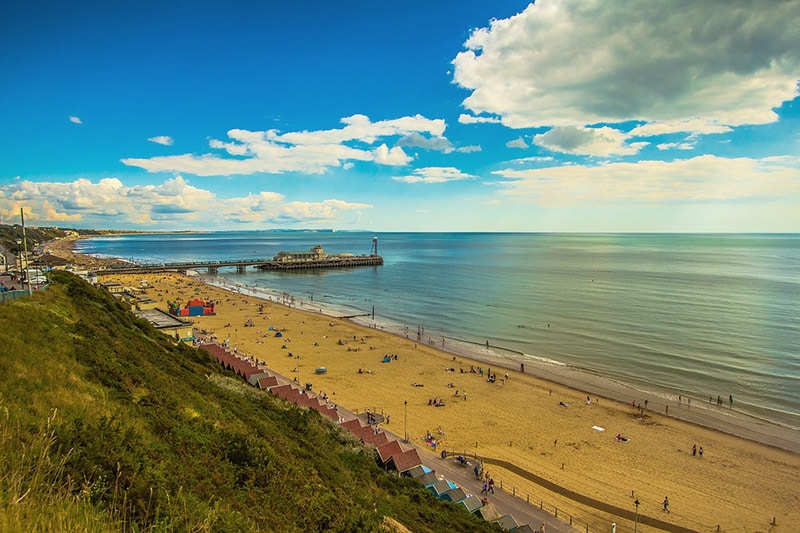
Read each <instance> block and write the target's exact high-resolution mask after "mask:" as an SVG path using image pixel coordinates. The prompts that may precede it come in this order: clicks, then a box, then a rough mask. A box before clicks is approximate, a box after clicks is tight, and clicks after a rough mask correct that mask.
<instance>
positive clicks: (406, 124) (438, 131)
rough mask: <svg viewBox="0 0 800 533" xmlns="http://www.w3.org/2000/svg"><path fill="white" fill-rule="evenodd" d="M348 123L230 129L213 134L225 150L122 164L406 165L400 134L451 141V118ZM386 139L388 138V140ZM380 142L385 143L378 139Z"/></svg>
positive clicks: (228, 171)
mask: <svg viewBox="0 0 800 533" xmlns="http://www.w3.org/2000/svg"><path fill="white" fill-rule="evenodd" d="M342 123H343V124H344V127H342V128H339V129H331V130H319V131H301V132H289V133H284V134H281V133H280V132H278V131H277V130H267V131H248V130H241V129H232V130H230V131H228V138H229V139H230V141H221V140H218V139H212V140H211V141H209V146H210V147H211V148H212V149H215V150H224V151H225V152H226V153H227V155H228V156H234V157H227V156H225V155H224V154H213V153H209V154H202V155H196V154H181V155H172V156H158V157H152V158H147V159H144V158H125V159H122V160H121V161H122V163H124V164H125V165H129V166H136V167H140V168H143V169H145V170H147V171H149V172H184V173H188V174H194V175H197V176H231V175H236V174H238V175H246V174H255V173H270V174H280V173H283V172H301V173H305V174H321V173H323V172H325V171H326V170H328V169H330V168H338V167H342V166H343V165H345V164H348V163H352V162H354V161H372V162H375V163H378V164H383V165H404V164H407V163H408V162H409V161H411V158H410V157H409V156H408V155H407V154H406V153H405V152H404V151H403V149H402V147H401V146H394V147H392V148H389V147H388V146H387V143H386V140H387V139H391V138H394V137H398V138H402V139H406V142H409V141H408V140H409V139H414V141H413V142H417V143H418V144H423V143H425V144H427V146H428V147H431V148H432V147H438V149H442V148H443V147H446V146H449V144H450V143H449V141H448V140H447V139H445V138H444V137H443V136H442V134H443V133H444V130H445V127H446V125H445V122H444V120H441V119H427V118H425V117H423V116H421V115H415V116H411V117H401V118H398V119H393V120H384V121H379V122H371V121H370V119H369V118H368V117H366V116H364V115H353V116H350V117H345V118H343V119H342ZM382 141H383V142H382ZM378 143H380V144H378Z"/></svg>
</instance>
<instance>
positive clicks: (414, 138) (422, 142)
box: [397, 132, 455, 154]
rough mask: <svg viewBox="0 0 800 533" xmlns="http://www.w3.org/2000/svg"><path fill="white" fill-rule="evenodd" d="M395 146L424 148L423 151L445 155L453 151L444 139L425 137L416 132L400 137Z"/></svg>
mask: <svg viewBox="0 0 800 533" xmlns="http://www.w3.org/2000/svg"><path fill="white" fill-rule="evenodd" d="M397 146H407V147H410V148H424V149H425V150H433V151H436V152H442V153H445V154H449V153H450V152H452V151H453V150H455V148H454V147H453V145H452V143H450V141H449V140H447V139H446V138H445V137H425V136H423V135H420V134H419V133H417V132H414V133H412V134H411V135H406V136H405V137H401V138H400V140H399V141H397Z"/></svg>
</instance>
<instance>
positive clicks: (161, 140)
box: [147, 135, 175, 146]
mask: <svg viewBox="0 0 800 533" xmlns="http://www.w3.org/2000/svg"><path fill="white" fill-rule="evenodd" d="M147 140H148V141H150V142H151V143H156V144H162V145H164V146H172V145H173V144H175V139H173V138H172V137H170V136H169V135H157V136H156V137H150V138H149V139H147Z"/></svg>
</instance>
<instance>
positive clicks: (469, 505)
mask: <svg viewBox="0 0 800 533" xmlns="http://www.w3.org/2000/svg"><path fill="white" fill-rule="evenodd" d="M458 504H459V505H463V506H464V509H466V510H467V511H468V512H470V513H474V512H475V511H477V510H478V509H480V508H481V507H482V506H483V504H482V503H481V501H480V500H479V499H478V497H477V496H475V495H474V494H467V497H466V498H464V499H463V500H460V501H459V502H458Z"/></svg>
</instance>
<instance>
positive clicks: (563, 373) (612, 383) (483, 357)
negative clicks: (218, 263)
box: [198, 275, 800, 454]
mask: <svg viewBox="0 0 800 533" xmlns="http://www.w3.org/2000/svg"><path fill="white" fill-rule="evenodd" d="M198 279H200V280H202V281H203V282H204V283H208V284H210V285H213V286H216V287H220V288H222V289H225V290H228V291H232V292H236V291H237V289H238V290H239V292H240V294H247V295H250V296H253V297H256V298H264V299H267V298H274V299H275V300H274V301H276V302H281V303H282V305H287V306H288V307H293V308H295V309H298V310H300V311H305V312H309V313H317V314H322V315H324V316H326V317H329V318H340V317H342V316H346V315H345V313H350V311H348V310H344V309H338V308H333V307H331V306H328V305H326V304H319V303H317V302H314V305H313V306H312V305H311V302H307V301H304V300H298V299H296V298H294V297H293V295H291V294H288V293H281V292H280V291H276V290H269V289H265V288H263V287H254V286H250V285H245V284H241V283H231V282H229V281H228V280H226V279H225V278H222V277H212V276H205V275H201V276H198ZM281 298H282V299H283V300H284V301H281ZM288 302H292V303H291V304H290V303H288ZM312 307H313V308H314V309H318V310H314V309H312ZM347 319H348V320H350V321H351V322H353V323H355V324H357V325H359V326H362V327H366V328H371V329H380V330H381V331H382V332H386V333H389V334H391V335H394V336H396V337H398V338H400V339H404V340H409V339H410V340H412V341H413V340H417V342H420V343H422V340H420V339H419V338H418V336H417V334H416V332H413V331H410V332H406V331H405V328H403V327H402V326H399V325H396V324H390V323H388V322H382V321H381V320H380V319H378V320H373V319H371V318H368V317H367V316H355V317H352V316H349V317H348V318H347ZM429 338H431V339H432V337H429ZM441 339H443V340H444V342H443V343H442V340H441ZM428 344H429V343H428ZM429 345H430V346H431V347H432V348H434V349H438V350H441V351H442V352H445V353H449V354H452V355H455V356H458V357H462V358H466V359H470V360H472V361H475V362H478V363H485V364H487V365H490V366H496V367H500V368H503V369H504V370H507V371H509V372H520V368H521V367H520V365H524V373H526V374H529V375H532V376H535V377H537V378H539V379H542V380H544V381H547V382H549V383H552V384H554V385H561V386H564V387H568V388H570V389H572V390H574V391H576V392H579V393H581V394H589V395H590V396H592V397H599V398H602V399H605V400H612V401H616V402H619V403H621V404H624V405H629V404H630V403H631V402H632V401H636V402H639V403H642V404H643V403H644V401H645V399H647V400H648V406H649V409H650V410H651V411H652V412H654V413H656V412H657V413H665V412H666V411H667V408H669V416H670V417H672V418H674V419H677V420H682V421H684V422H688V423H691V424H696V425H698V426H700V427H703V428H707V429H712V430H715V431H720V432H722V433H726V434H729V435H732V436H735V437H739V438H743V439H747V440H750V441H753V442H757V443H759V444H763V445H766V446H771V447H775V448H778V449H782V450H786V451H789V452H792V453H795V454H800V431H798V430H797V429H796V428H791V427H787V426H784V425H781V424H776V423H774V422H772V421H768V420H763V419H760V418H757V417H755V416H752V415H750V414H748V413H745V412H743V411H741V410H737V409H735V408H733V407H731V406H727V403H726V404H724V405H722V406H719V405H717V404H715V403H709V402H707V401H706V400H704V399H701V398H690V397H687V396H682V395H679V394H678V393H674V394H671V395H668V394H665V393H663V392H654V391H646V390H643V389H641V388H637V387H636V386H634V385H631V384H628V383H624V382H622V381H618V380H614V379H611V378H609V377H606V376H602V375H600V374H597V373H594V372H591V371H589V370H587V369H582V368H576V367H573V366H570V365H567V364H564V363H561V362H559V361H555V360H551V359H543V358H532V357H529V356H526V355H525V354H522V353H520V352H516V351H514V350H509V349H505V348H502V347H499V346H493V345H489V347H488V348H487V347H485V346H483V345H480V344H478V343H474V342H470V341H466V340H463V339H456V338H453V337H448V336H445V337H438V338H437V340H436V341H434V345H431V344H429ZM679 396H680V399H679Z"/></svg>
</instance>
